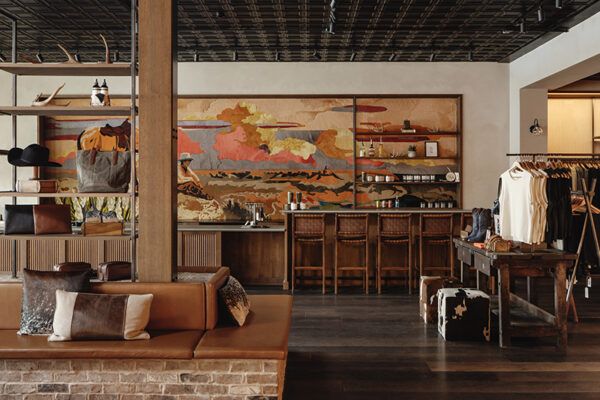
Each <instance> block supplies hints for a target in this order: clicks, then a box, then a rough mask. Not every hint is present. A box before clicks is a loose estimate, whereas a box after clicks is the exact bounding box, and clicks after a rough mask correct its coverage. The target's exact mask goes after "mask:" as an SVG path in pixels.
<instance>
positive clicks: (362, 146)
mask: <svg viewBox="0 0 600 400" xmlns="http://www.w3.org/2000/svg"><path fill="white" fill-rule="evenodd" d="M358 156H359V157H360V158H364V157H365V143H364V142H360V149H359V150H358Z"/></svg>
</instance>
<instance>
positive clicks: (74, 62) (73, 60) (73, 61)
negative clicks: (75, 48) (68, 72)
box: [58, 44, 80, 64]
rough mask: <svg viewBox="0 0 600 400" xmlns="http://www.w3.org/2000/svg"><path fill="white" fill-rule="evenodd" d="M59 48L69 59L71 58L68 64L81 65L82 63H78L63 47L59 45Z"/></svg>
mask: <svg viewBox="0 0 600 400" xmlns="http://www.w3.org/2000/svg"><path fill="white" fill-rule="evenodd" d="M58 47H59V48H60V49H61V50H62V51H63V52H64V53H65V54H66V55H67V57H69V59H68V60H67V61H65V63H66V64H80V62H79V61H77V60H76V59H75V57H73V56H72V55H71V53H69V52H68V51H67V49H65V48H64V47H63V46H62V45H60V44H59V45H58Z"/></svg>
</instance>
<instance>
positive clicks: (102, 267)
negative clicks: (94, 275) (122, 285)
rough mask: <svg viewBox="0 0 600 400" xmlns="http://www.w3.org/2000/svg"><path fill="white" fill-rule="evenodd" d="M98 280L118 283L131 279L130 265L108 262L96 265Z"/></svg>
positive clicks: (122, 262)
mask: <svg viewBox="0 0 600 400" xmlns="http://www.w3.org/2000/svg"><path fill="white" fill-rule="evenodd" d="M98 279H100V280H102V281H120V280H123V279H131V263H130V262H127V261H110V262H105V263H101V264H99V265H98Z"/></svg>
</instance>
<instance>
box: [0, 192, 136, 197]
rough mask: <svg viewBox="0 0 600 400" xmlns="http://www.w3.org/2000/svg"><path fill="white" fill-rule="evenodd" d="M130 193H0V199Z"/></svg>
mask: <svg viewBox="0 0 600 400" xmlns="http://www.w3.org/2000/svg"><path fill="white" fill-rule="evenodd" d="M131 196H132V193H73V192H57V193H20V192H0V197H131Z"/></svg>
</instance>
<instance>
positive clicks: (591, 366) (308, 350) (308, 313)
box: [285, 292, 600, 400]
mask: <svg viewBox="0 0 600 400" xmlns="http://www.w3.org/2000/svg"><path fill="white" fill-rule="evenodd" d="M297 293H298V292H297ZM596 297H598V299H595V301H594V300H585V299H583V297H582V296H578V305H579V308H580V313H581V314H583V312H582V310H583V311H584V312H585V313H586V314H587V315H590V316H591V317H592V318H588V319H586V318H584V321H583V322H581V323H580V324H578V325H571V326H570V329H569V332H570V334H569V340H570V343H569V349H568V353H567V354H566V355H559V354H557V353H556V352H555V351H554V348H553V341H552V340H550V339H544V340H535V339H529V340H522V341H519V342H517V343H516V346H515V347H514V348H511V349H509V350H501V349H500V348H499V347H498V345H497V341H496V342H492V343H483V342H482V343H469V342H445V341H444V340H443V339H442V338H441V337H439V336H438V334H437V327H436V326H433V325H425V324H424V323H423V322H422V321H421V320H420V319H419V316H418V308H417V307H418V305H417V303H418V296H416V295H412V296H409V295H407V294H387V295H382V296H377V295H370V296H365V295H363V294H343V295H339V296H337V297H336V296H333V295H331V294H329V295H326V296H321V295H320V294H317V293H310V294H307V293H306V292H304V293H300V294H296V295H295V297H294V308H293V322H292V332H291V336H290V342H289V358H288V366H287V375H286V383H285V385H286V386H285V399H287V400H293V399H310V400H317V399H428V400H430V399H461V400H469V399H474V400H475V399H477V400H479V399H486V400H494V399H499V400H500V399H501V400H511V399H515V400H517V399H527V400H537V399H543V400H554V399H561V400H562V399H579V400H585V399H600V384H599V382H600V320H598V319H596V318H597V317H598V311H596V310H599V309H600V307H598V306H599V305H600V293H596Z"/></svg>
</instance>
